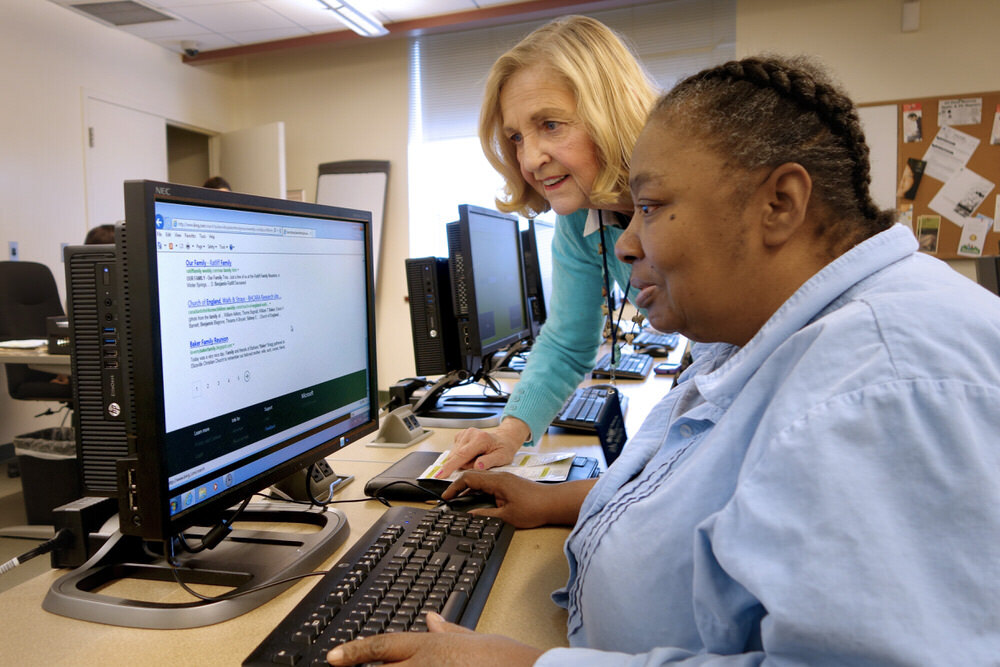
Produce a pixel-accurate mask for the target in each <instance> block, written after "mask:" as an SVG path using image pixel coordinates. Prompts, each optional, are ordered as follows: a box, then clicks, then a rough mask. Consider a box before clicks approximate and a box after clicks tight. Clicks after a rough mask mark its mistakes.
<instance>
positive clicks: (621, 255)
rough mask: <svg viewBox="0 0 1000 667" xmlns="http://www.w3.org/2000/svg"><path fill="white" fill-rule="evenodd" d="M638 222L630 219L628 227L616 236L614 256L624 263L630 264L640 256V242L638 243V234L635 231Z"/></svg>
mask: <svg viewBox="0 0 1000 667" xmlns="http://www.w3.org/2000/svg"><path fill="white" fill-rule="evenodd" d="M636 227H638V224H637V223H635V222H634V221H630V222H629V225H628V227H626V228H625V231H624V232H622V235H621V236H619V237H618V241H617V242H616V243H615V256H616V257H618V259H620V260H621V261H623V262H625V263H626V264H631V263H632V262H634V261H635V260H637V259H639V258H640V257H642V244H641V243H639V235H638V234H637V233H636Z"/></svg>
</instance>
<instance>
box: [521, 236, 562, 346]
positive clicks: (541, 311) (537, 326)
mask: <svg viewBox="0 0 1000 667" xmlns="http://www.w3.org/2000/svg"><path fill="white" fill-rule="evenodd" d="M538 227H547V228H549V229H551V230H552V231H553V234H554V233H555V228H556V225H555V223H552V222H549V221H547V220H540V219H536V218H528V225H527V228H526V229H522V230H521V256H522V257H523V258H524V290H525V293H526V295H527V299H528V317H529V318H530V320H531V335H532V338H538V335H539V334H540V333H541V330H542V325H543V324H545V320H546V319H548V316H549V313H548V303H547V300H548V299H549V298H551V296H552V295H551V294H546V293H545V285H544V281H543V280H542V267H541V261H540V260H539V255H538V236H537V228H538ZM550 252H551V248H550ZM533 304H538V305H537V310H536V309H535V308H534V307H533ZM536 314H537V315H538V317H536Z"/></svg>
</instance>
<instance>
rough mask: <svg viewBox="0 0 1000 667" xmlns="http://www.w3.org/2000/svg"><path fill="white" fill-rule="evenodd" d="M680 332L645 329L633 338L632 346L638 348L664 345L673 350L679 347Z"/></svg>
mask: <svg viewBox="0 0 1000 667" xmlns="http://www.w3.org/2000/svg"><path fill="white" fill-rule="evenodd" d="M680 340H681V337H680V334H676V333H660V332H659V331H650V330H649V329H643V330H642V331H640V332H639V335H638V336H636V337H635V338H633V339H632V346H633V347H636V348H640V347H647V346H650V345H652V346H655V347H663V348H666V349H668V350H672V349H674V348H675V347H677V344H678V343H679V342H680Z"/></svg>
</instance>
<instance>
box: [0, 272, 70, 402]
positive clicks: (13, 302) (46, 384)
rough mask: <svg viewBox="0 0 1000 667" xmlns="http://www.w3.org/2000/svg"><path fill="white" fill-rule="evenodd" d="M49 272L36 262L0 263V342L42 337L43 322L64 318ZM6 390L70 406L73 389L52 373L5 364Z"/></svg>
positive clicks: (24, 397) (28, 398)
mask: <svg viewBox="0 0 1000 667" xmlns="http://www.w3.org/2000/svg"><path fill="white" fill-rule="evenodd" d="M64 314H65V313H64V311H63V306H62V301H60V300H59V288H58V287H57V286H56V281H55V278H54V277H53V276H52V271H50V270H49V267H47V266H46V265H44V264H39V263H38V262H0V340H20V339H26V338H46V337H47V332H46V327H45V324H46V319H47V318H49V317H51V316H55V315H64ZM5 370H6V371H7V391H8V393H9V394H10V395H11V397H12V398H16V399H19V400H26V401H59V402H61V403H66V404H67V405H69V404H71V403H72V401H73V388H72V387H71V386H70V385H69V384H68V383H59V382H53V381H52V380H53V379H55V378H56V377H57V376H56V375H55V374H53V373H46V372H44V371H37V370H34V369H31V368H29V367H28V365H27V364H5Z"/></svg>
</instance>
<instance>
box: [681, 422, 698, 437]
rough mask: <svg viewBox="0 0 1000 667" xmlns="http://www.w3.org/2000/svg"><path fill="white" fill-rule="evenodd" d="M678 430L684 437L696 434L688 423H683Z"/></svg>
mask: <svg viewBox="0 0 1000 667" xmlns="http://www.w3.org/2000/svg"><path fill="white" fill-rule="evenodd" d="M677 430H678V431H679V432H680V434H681V437H682V438H690V437H691V436H692V435H694V429H693V428H691V426H690V425H688V424H681V427H680V428H679V429H677Z"/></svg>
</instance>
